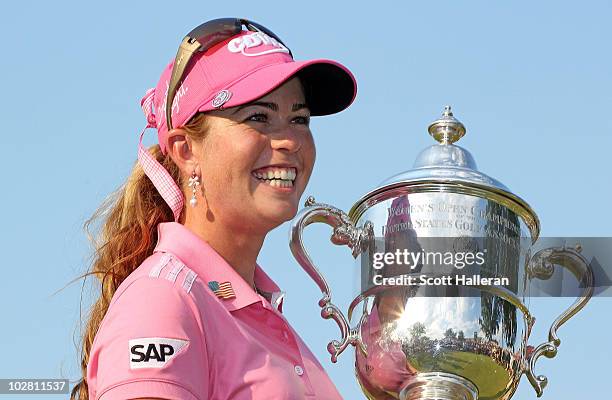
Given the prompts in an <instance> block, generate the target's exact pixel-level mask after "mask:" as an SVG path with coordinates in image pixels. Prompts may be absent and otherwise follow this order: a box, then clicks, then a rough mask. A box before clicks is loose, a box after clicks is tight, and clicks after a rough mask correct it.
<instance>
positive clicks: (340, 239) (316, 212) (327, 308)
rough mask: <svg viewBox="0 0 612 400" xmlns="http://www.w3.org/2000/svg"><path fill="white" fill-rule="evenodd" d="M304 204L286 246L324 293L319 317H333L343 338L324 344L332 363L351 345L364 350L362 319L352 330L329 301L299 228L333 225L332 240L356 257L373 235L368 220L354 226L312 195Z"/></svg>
mask: <svg viewBox="0 0 612 400" xmlns="http://www.w3.org/2000/svg"><path fill="white" fill-rule="evenodd" d="M304 206H305V208H304V209H302V210H301V211H300V212H299V213H298V214H297V215H296V217H295V218H294V219H293V221H292V222H291V230H290V233H289V235H290V236H289V247H290V248H291V252H292V253H293V256H294V257H295V259H296V260H297V262H298V263H299V264H300V265H301V266H302V268H303V269H304V271H306V273H307V274H308V275H309V276H310V277H311V278H312V280H314V281H315V283H316V284H317V285H318V286H319V289H321V292H322V293H323V297H322V298H321V300H319V306H320V307H321V317H323V318H324V319H330V318H331V319H333V320H334V321H336V323H337V324H338V327H339V328H340V333H341V335H342V338H341V339H340V340H332V341H331V342H329V344H328V345H327V351H329V353H330V354H331V361H332V362H334V363H335V362H336V361H337V360H338V355H340V353H342V352H343V351H344V350H345V349H346V347H347V346H348V345H350V344H352V345H354V346H359V348H360V350H361V351H363V352H364V353H365V346H364V345H363V342H362V341H361V336H360V332H359V330H360V327H361V323H362V322H363V318H362V319H361V320H360V322H359V324H358V325H357V327H355V328H353V329H351V327H350V326H349V322H348V320H347V319H346V317H345V316H344V313H343V312H342V311H341V310H340V309H339V308H338V307H337V306H336V305H334V304H333V303H332V302H331V289H330V288H329V285H328V284H327V281H326V280H325V278H324V277H323V275H322V274H321V272H320V271H319V269H318V268H317V267H316V266H315V265H314V263H313V262H312V260H311V258H310V256H309V255H308V252H307V251H306V249H305V248H304V243H303V241H302V231H303V230H304V228H306V227H307V226H308V225H310V224H312V223H315V222H322V223H325V224H327V225H329V226H331V227H332V228H333V233H332V236H331V238H330V240H331V242H332V243H334V244H336V245H347V246H348V247H349V248H350V249H351V250H352V254H353V257H354V258H357V256H358V255H359V254H360V253H361V252H362V251H363V249H364V246H365V244H366V243H367V241H368V239H369V238H370V237H372V235H373V228H372V224H371V223H370V222H367V223H366V224H365V225H364V227H363V228H357V227H356V226H355V224H354V223H353V222H352V221H351V220H350V218H349V217H348V215H346V214H345V213H344V212H343V211H342V210H340V209H338V208H336V207H333V206H331V205H328V204H321V203H316V202H315V199H314V197H312V196H309V197H308V199H307V200H306V203H305V204H304Z"/></svg>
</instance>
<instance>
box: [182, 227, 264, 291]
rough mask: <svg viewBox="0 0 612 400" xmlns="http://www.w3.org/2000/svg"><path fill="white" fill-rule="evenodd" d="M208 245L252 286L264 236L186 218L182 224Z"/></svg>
mask: <svg viewBox="0 0 612 400" xmlns="http://www.w3.org/2000/svg"><path fill="white" fill-rule="evenodd" d="M184 225H185V226H186V227H187V228H189V229H190V230H191V231H192V232H194V233H195V234H196V235H198V236H199V237H200V238H201V239H202V240H204V241H205V242H206V243H208V244H209V245H210V247H212V248H213V249H214V250H215V251H216V252H217V253H219V255H220V256H221V257H223V258H224V259H225V261H227V263H228V264H229V265H230V266H231V267H232V268H234V270H235V271H236V272H237V273H238V275H240V276H241V277H242V279H244V280H245V281H246V282H247V283H248V284H249V285H250V286H254V277H255V265H256V264H257V256H258V255H259V251H260V250H261V247H262V246H263V241H264V239H265V235H257V234H253V233H252V232H247V231H240V230H236V229H233V228H232V227H228V226H227V225H225V224H221V223H218V222H214V223H202V222H201V220H200V221H194V220H190V219H189V218H187V219H186V220H185V224H184Z"/></svg>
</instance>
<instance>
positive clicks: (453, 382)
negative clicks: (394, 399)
mask: <svg viewBox="0 0 612 400" xmlns="http://www.w3.org/2000/svg"><path fill="white" fill-rule="evenodd" d="M399 398H400V400H478V389H477V388H476V386H474V384H473V383H472V382H470V381H468V380H467V379H465V378H462V377H460V376H459V375H454V374H448V373H444V372H427V373H421V374H418V375H417V376H416V377H415V379H414V381H412V382H410V383H409V384H408V385H406V387H405V388H403V389H402V391H401V392H400V396H399Z"/></svg>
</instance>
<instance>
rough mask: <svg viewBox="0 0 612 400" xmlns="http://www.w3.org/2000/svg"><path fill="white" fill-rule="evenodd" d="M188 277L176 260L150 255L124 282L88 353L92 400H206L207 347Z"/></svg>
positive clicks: (173, 257)
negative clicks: (168, 397)
mask: <svg viewBox="0 0 612 400" xmlns="http://www.w3.org/2000/svg"><path fill="white" fill-rule="evenodd" d="M190 271H191V270H190V269H189V268H187V267H186V266H185V265H184V264H182V263H181V262H180V260H178V259H177V258H176V257H175V256H173V255H171V254H169V253H154V254H153V255H151V256H150V257H149V258H147V259H146V260H145V261H144V262H143V263H142V264H141V265H140V266H139V267H138V268H137V269H136V270H134V271H133V272H132V274H130V275H129V276H128V278H126V279H125V280H124V281H123V282H122V284H121V285H120V286H119V288H118V289H117V291H116V292H115V295H114V296H113V298H112V300H111V304H110V305H109V308H108V311H107V312H106V314H105V316H104V319H103V321H102V323H101V325H100V328H99V330H98V332H97V333H96V337H95V340H94V343H93V346H92V350H91V353H90V360H89V363H88V379H90V382H92V387H91V391H92V392H94V393H95V394H94V397H95V396H101V395H103V394H104V395H105V396H106V394H105V393H107V392H108V393H113V395H112V396H110V397H109V398H133V397H147V396H153V395H154V394H155V393H156V391H157V393H172V394H173V398H175V397H176V398H186V399H187V398H189V399H196V398H199V399H202V398H206V396H205V393H206V383H205V382H200V381H201V380H202V377H201V376H200V374H201V371H206V368H207V365H208V362H207V352H206V341H205V335H204V332H203V329H204V328H203V326H202V322H201V319H200V318H199V315H200V314H199V312H198V305H197V304H196V302H195V301H194V298H193V297H192V291H193V286H194V284H195V282H196V280H195V278H193V281H190V280H191V278H189V277H190V276H193V275H192V274H190ZM190 371H200V372H198V374H197V376H196V375H194V373H192V372H190ZM192 375H193V376H192ZM153 388H154V389H155V390H153ZM135 393H137V394H138V396H134V395H133V394H135Z"/></svg>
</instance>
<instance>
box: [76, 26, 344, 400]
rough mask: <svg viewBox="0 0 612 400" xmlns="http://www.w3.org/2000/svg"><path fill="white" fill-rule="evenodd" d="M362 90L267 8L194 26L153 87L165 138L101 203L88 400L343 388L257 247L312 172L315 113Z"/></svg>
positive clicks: (80, 389) (85, 361)
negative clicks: (268, 24)
mask: <svg viewBox="0 0 612 400" xmlns="http://www.w3.org/2000/svg"><path fill="white" fill-rule="evenodd" d="M243 26H245V27H246V28H247V29H246V30H243ZM355 93H356V86H355V81H354V78H353V76H352V74H351V73H350V72H349V71H348V70H347V69H346V68H345V67H343V66H342V65H340V64H338V63H336V62H333V61H329V60H312V61H302V62H295V61H294V60H293V57H292V54H291V52H290V50H289V49H288V48H287V47H286V46H285V45H284V44H283V43H282V41H281V40H280V39H279V38H278V37H276V36H275V35H274V34H273V33H272V32H271V31H269V30H267V29H266V28H264V27H263V26H261V25H258V24H255V23H253V22H249V21H246V20H239V19H223V20H214V21H210V22H207V23H205V24H203V25H201V26H199V27H198V28H196V29H194V30H193V31H192V32H191V33H190V34H188V35H187V37H186V38H185V39H184V40H183V43H182V44H181V48H180V49H179V52H178V54H177V57H176V59H175V61H174V62H172V63H170V64H169V65H168V67H167V68H166V70H165V71H164V73H163V74H162V76H161V79H160V81H159V83H158V85H157V87H156V88H155V89H151V90H149V91H148V92H147V94H146V95H145V97H144V98H143V100H142V102H141V104H142V107H143V110H144V112H145V115H146V117H147V122H148V125H147V127H156V128H157V131H158V141H159V144H157V145H154V146H152V147H151V148H149V151H146V150H145V149H144V148H143V147H142V145H140V146H139V155H138V158H139V164H137V165H136V166H135V168H134V169H133V171H132V174H131V176H130V177H129V179H128V181H127V182H126V184H125V185H124V186H123V187H122V188H121V189H120V190H119V191H118V193H117V195H116V197H114V198H112V201H111V202H109V203H108V204H106V205H105V206H103V207H102V208H101V209H100V210H99V211H98V212H97V213H96V214H94V217H92V219H94V218H95V217H97V216H104V217H105V218H106V220H105V221H104V223H103V229H102V232H101V237H100V240H101V242H100V243H98V245H97V246H96V248H97V253H96V254H95V259H94V262H93V266H92V272H91V273H92V274H97V275H98V276H99V277H100V278H101V281H102V287H101V289H102V290H101V297H100V299H99V300H98V301H97V302H96V303H95V305H94V307H93V308H92V312H91V316H90V319H89V322H88V324H87V329H86V332H85V336H84V340H83V357H82V369H83V374H84V379H83V380H82V381H81V382H79V384H78V385H77V386H76V387H75V388H74V390H73V392H72V398H73V399H87V398H89V399H92V400H93V399H103V400H110V399H133V398H162V399H199V400H204V399H264V398H265V399H302V398H309V399H326V400H330V399H337V398H340V396H339V394H338V392H337V390H336V389H335V387H334V385H333V384H332V382H331V381H330V380H329V377H328V376H327V375H326V373H325V371H324V370H323V368H322V367H321V365H320V364H319V363H318V361H317V360H316V359H315V357H314V356H313V354H312V353H311V352H310V350H309V349H308V348H307V346H306V345H305V344H304V342H303V341H302V340H301V339H300V337H299V336H298V335H297V333H296V332H295V331H294V330H293V329H292V328H291V327H290V325H289V324H288V322H287V321H286V320H285V318H284V317H283V315H282V313H281V311H282V292H280V290H279V288H278V287H277V286H276V284H275V283H274V282H273V281H272V280H271V279H270V278H269V277H268V276H267V275H266V274H265V273H264V271H263V270H262V269H261V268H260V267H259V266H258V265H257V262H256V260H257V255H258V253H259V251H260V249H261V246H262V244H263V241H264V239H265V236H266V234H267V233H268V232H269V231H270V230H272V229H274V228H275V227H277V226H279V225H280V224H282V223H283V222H285V221H288V220H290V219H291V218H292V217H293V216H294V215H295V213H296V212H297V209H298V205H299V199H300V196H301V195H302V193H303V192H304V189H305V187H306V184H307V183H308V180H309V178H310V174H311V172H312V169H313V165H314V161H315V147H314V142H313V138H312V135H311V132H310V129H309V119H310V116H315V115H326V114H332V113H335V112H338V111H341V110H343V109H344V108H346V107H348V106H349V105H350V103H351V102H352V101H353V99H354V97H355ZM143 134H144V131H143ZM141 140H142V134H141ZM186 198H189V206H185V201H184V199H186ZM90 222H91V220H90V221H88V223H87V224H86V225H88V224H89V223H90Z"/></svg>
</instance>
